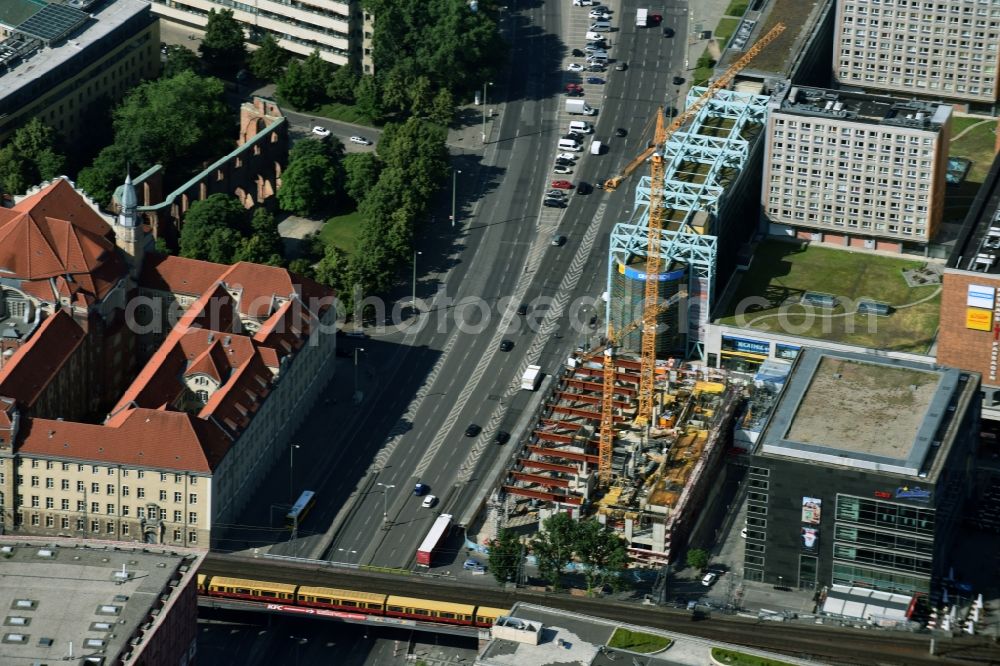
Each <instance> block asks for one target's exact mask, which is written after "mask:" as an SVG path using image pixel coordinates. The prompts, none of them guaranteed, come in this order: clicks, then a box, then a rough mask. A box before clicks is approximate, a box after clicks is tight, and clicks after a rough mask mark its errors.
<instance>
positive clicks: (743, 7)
mask: <svg viewBox="0 0 1000 666" xmlns="http://www.w3.org/2000/svg"><path fill="white" fill-rule="evenodd" d="M749 5H750V0H733V1H732V2H730V3H729V6H728V7H726V16H743V15H744V14H745V13H746V11H747V7H748V6H749Z"/></svg>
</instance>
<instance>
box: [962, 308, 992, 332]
mask: <svg viewBox="0 0 1000 666" xmlns="http://www.w3.org/2000/svg"><path fill="white" fill-rule="evenodd" d="M965 327H966V328H971V329H972V330H974V331H992V330H993V311H992V310H977V309H976V308H966V309H965Z"/></svg>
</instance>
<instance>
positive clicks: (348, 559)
mask: <svg viewBox="0 0 1000 666" xmlns="http://www.w3.org/2000/svg"><path fill="white" fill-rule="evenodd" d="M337 552H338V553H347V555H345V557H346V558H347V562H348V564H350V561H351V555H357V554H358V551H356V550H348V549H347V548H338V549H337Z"/></svg>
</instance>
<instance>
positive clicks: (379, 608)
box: [365, 602, 382, 610]
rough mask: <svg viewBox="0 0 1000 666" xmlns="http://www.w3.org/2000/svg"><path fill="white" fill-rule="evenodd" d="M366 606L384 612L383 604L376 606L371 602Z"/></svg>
mask: <svg viewBox="0 0 1000 666" xmlns="http://www.w3.org/2000/svg"><path fill="white" fill-rule="evenodd" d="M365 606H366V607H367V608H374V609H375V610H382V604H376V603H371V602H369V603H367V604H365Z"/></svg>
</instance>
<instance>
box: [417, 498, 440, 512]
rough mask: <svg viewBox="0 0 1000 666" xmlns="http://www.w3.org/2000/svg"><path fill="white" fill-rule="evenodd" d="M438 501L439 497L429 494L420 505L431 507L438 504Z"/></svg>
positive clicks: (426, 507)
mask: <svg viewBox="0 0 1000 666" xmlns="http://www.w3.org/2000/svg"><path fill="white" fill-rule="evenodd" d="M437 501H438V498H437V497H436V496H434V495H428V496H427V497H425V498H424V501H423V502H421V503H420V506H422V507H424V508H425V509H429V508H431V507H432V506H434V505H435V504H437Z"/></svg>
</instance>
